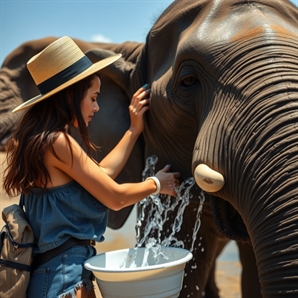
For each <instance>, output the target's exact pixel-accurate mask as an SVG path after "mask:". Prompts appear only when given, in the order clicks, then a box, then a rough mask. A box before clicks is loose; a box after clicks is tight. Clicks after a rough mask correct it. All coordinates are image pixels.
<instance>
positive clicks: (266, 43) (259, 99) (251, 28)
mask: <svg viewBox="0 0 298 298" xmlns="http://www.w3.org/2000/svg"><path fill="white" fill-rule="evenodd" d="M164 39H166V40H167V42H166V43H164V42H163V40H164ZM47 42H49V41H45V43H44V44H43V46H45V45H46V44H47ZM35 44H36V43H34V42H33V43H30V46H29V48H30V49H29V51H31V52H30V54H31V56H32V54H33V52H38V51H39V49H40V48H38V47H35V46H34V45H35ZM129 45H131V44H129ZM161 45H162V46H161ZM80 46H81V47H82V49H83V50H84V51H87V54H88V56H89V58H90V59H91V60H92V61H98V60H100V59H102V58H103V57H105V56H107V55H110V54H111V53H122V54H123V59H120V60H119V61H117V63H115V65H112V66H109V67H107V68H106V69H104V70H103V71H102V77H101V78H102V79H103V81H104V82H106V83H107V87H109V86H110V87H111V86H113V88H110V89H113V90H112V91H111V90H108V89H105V90H106V91H104V92H103V94H104V96H103V99H104V97H105V95H109V92H110V91H111V92H113V94H112V95H113V96H109V97H110V98H113V100H115V102H111V101H107V102H105V101H104V100H103V101H102V102H101V101H100V102H99V103H100V105H101V106H102V110H104V108H103V106H104V107H105V108H107V109H109V108H110V107H111V108H112V109H113V110H112V111H111V110H109V112H111V114H112V115H118V114H117V113H119V112H120V111H119V110H121V108H120V109H119V110H117V109H116V108H117V105H118V104H119V103H120V104H123V105H125V104H126V105H127V104H128V100H129V98H130V96H131V95H132V94H133V92H134V91H135V90H136V89H137V88H138V87H139V86H141V85H143V83H145V82H148V83H150V84H151V98H150V110H149V111H148V112H147V113H146V119H145V131H144V134H143V136H142V138H141V139H140V140H139V142H138V144H137V146H136V148H135V152H134V153H133V154H132V159H133V158H135V159H134V161H137V162H134V161H132V162H131V161H129V162H131V164H128V167H127V169H129V166H130V170H132V169H133V171H129V170H127V172H126V173H125V174H126V176H125V179H126V181H127V179H128V178H129V179H131V181H137V180H139V179H140V175H141V171H142V169H143V167H144V161H145V160H146V158H147V157H149V156H152V155H156V156H158V162H157V164H156V169H157V170H158V169H159V168H161V167H162V166H163V165H164V164H165V163H170V164H171V168H172V170H173V171H179V172H180V173H181V180H182V181H183V180H185V179H187V178H189V177H194V179H195V181H196V183H197V186H196V187H194V189H193V197H194V199H193V200H191V202H190V204H189V206H187V207H186V209H185V214H184V220H183V224H182V226H181V230H180V231H179V232H178V233H177V234H178V235H177V238H181V239H183V240H187V235H188V233H189V231H191V230H192V229H193V227H194V223H195V220H196V218H195V215H196V213H195V212H194V211H193V210H194V209H195V208H197V206H198V204H199V202H198V201H197V200H196V199H195V198H196V197H198V194H199V193H200V191H201V189H202V190H203V191H204V194H205V197H206V200H205V202H204V207H203V212H202V215H201V221H202V226H201V228H200V230H199V231H198V237H197V240H196V243H195V248H198V246H199V245H202V246H203V247H204V248H205V250H204V252H203V253H202V251H201V250H199V249H196V250H195V251H194V252H195V254H194V258H193V260H191V261H190V262H189V263H188V264H187V266H186V269H185V272H186V275H185V278H184V284H183V287H182V290H181V294H180V297H203V296H205V297H208V295H209V297H218V293H217V289H216V285H215V284H214V279H212V274H213V272H214V266H215V260H216V257H217V256H218V255H219V253H220V251H221V250H222V248H223V247H224V246H225V245H226V243H227V242H228V241H229V239H235V240H236V241H237V243H238V244H239V251H240V259H241V262H242V264H243V275H242V277H243V278H242V297H259V296H260V295H262V296H263V297H270V298H271V297H297V295H298V286H297V285H298V274H297V262H298V245H297V242H298V241H297V239H298V214H297V213H298V194H297V193H298V192H297V191H298V182H297V181H298V180H297V174H298V173H297V172H298V160H297V153H298V152H297V151H298V135H297V129H296V128H297V117H298V113H297V106H298V103H297V102H298V101H297V99H298V72H297V71H298V56H297V50H298V10H297V7H295V6H294V5H293V4H292V3H291V2H289V1H285V0H284V1H281V0H272V1H266V0H260V1H247V0H246V1H244V0H243V1H241V0H238V1H236V0H225V1H215V0H176V1H174V2H173V3H172V4H171V5H170V6H169V7H168V8H167V9H166V10H165V11H164V12H163V13H162V14H161V15H160V17H159V18H158V19H157V20H156V22H155V23H154V25H153V26H152V28H151V30H150V31H149V33H148V35H147V38H146V42H145V44H139V45H137V44H133V46H135V51H133V53H132V54H131V52H130V51H129V50H127V49H126V46H127V44H124V45H122V44H121V45H112V44H103V45H102V44H91V43H87V45H85V44H84V43H83V44H82V45H80ZM21 48H22V49H23V50H24V51H25V50H26V51H27V50H28V44H27V48H26V46H23V47H21ZM18 50H19V49H18ZM18 50H17V51H18ZM32 51H33V52H32ZM17 55H18V53H17V52H13V53H12V54H11V55H10V56H8V57H7V59H6V60H5V61H4V64H3V65H2V69H1V71H2V70H4V71H6V72H7V73H8V74H10V71H11V72H13V71H15V73H14V74H10V76H11V77H10V81H13V83H15V82H17V86H18V89H16V91H14V94H13V95H12V97H14V98H17V99H19V100H20V101H21V100H23V99H26V98H28V96H27V97H26V98H24V97H23V96H24V94H22V92H23V91H22V90H23V88H24V86H22V85H21V84H22V83H21V82H18V80H17V79H20V78H21V80H22V82H23V83H24V82H25V81H26V80H28V78H27V79H26V77H25V76H26V75H25V74H24V73H23V72H25V67H24V61H22V63H20V64H17V65H16V66H15V67H13V66H12V67H8V66H9V65H14V61H15V60H14V57H15V56H17ZM7 69H8V70H7ZM0 75H1V73H0ZM0 77H2V75H1V76H0ZM16 78H17V79H16ZM0 83H1V84H4V83H6V82H5V81H4V80H2V79H1V80H0ZM10 83H11V82H10ZM104 85H105V84H103V86H104ZM0 88H3V87H1V86H0ZM26 88H28V82H27V83H26ZM4 89H5V88H4ZM6 89H9V88H6ZM2 90H3V89H2ZM35 92H36V90H35ZM1 93H2V92H1ZM33 95H34V94H33ZM29 97H30V96H29ZM1 105H2V104H1ZM15 105H17V104H15ZM121 107H122V108H123V106H121ZM12 108H13V107H12ZM12 108H11V109H12ZM0 109H1V114H2V111H3V109H2V108H1V107H0ZM109 112H107V114H108V113H109ZM122 112H123V111H122ZM111 114H110V115H111ZM105 117H106V121H107V122H106V123H103V122H100V121H103V120H104V119H103V118H105ZM1 118H2V117H1ZM100 118H101V119H100ZM107 118H108V117H107V116H106V115H100V114H98V117H97V118H96V119H94V120H95V121H94V122H95V123H94V126H93V127H92V128H90V129H91V131H92V132H91V135H92V136H93V137H94V140H96V142H97V141H99V142H100V143H99V144H104V146H103V148H104V149H108V146H110V145H112V143H113V141H111V143H110V144H108V143H105V142H108V141H110V139H111V136H112V134H111V131H108V132H107V137H108V139H105V138H102V139H99V138H100V136H99V135H100V134H101V133H103V134H104V133H105V131H104V130H100V127H105V128H106V127H107V123H108V126H109V125H110V123H111V121H108V120H109V119H110V117H109V119H107ZM113 119H117V120H118V117H115V116H113ZM10 120H11V122H14V121H17V119H12V118H10ZM127 121H128V118H127V115H125V113H124V114H123V118H121V121H120V122H121V125H119V123H120V122H118V126H117V127H114V128H115V131H118V130H119V126H121V128H122V129H125V127H127V126H128V123H127ZM99 123H101V124H99ZM123 123H124V124H125V125H123ZM100 125H101V126H100ZM0 128H1V127H0ZM119 133H120V134H121V132H119ZM4 135H7V133H6V134H4ZM0 137H1V138H3V135H2V136H1V135H0ZM116 137H117V133H116V134H115V138H116ZM96 138H98V139H96ZM113 138H114V130H113ZM114 141H115V140H114ZM97 144H98V143H97ZM105 144H107V145H105ZM170 148H172V150H170ZM101 153H103V154H104V151H103V152H101ZM101 153H100V154H101ZM99 158H100V157H99ZM120 180H121V178H120ZM129 212H130V210H125V212H124V214H122V215H121V216H119V217H118V216H117V215H116V214H115V215H113V214H112V215H111V218H110V219H111V220H109V224H111V225H112V226H113V223H112V222H113V219H116V218H117V219H116V220H119V221H118V222H117V224H116V225H114V227H117V226H118V227H119V226H121V224H122V223H123V221H122V219H124V220H125V218H126V217H127V214H129ZM120 217H121V220H120ZM171 223H172V221H171V218H170V220H169V221H168V225H169V226H171ZM166 230H167V228H165V232H166ZM185 243H186V248H189V247H188V245H189V243H188V242H187V241H185ZM195 265H197V266H195ZM255 265H256V266H255ZM259 287H260V288H261V289H259ZM253 291H254V293H253Z"/></svg>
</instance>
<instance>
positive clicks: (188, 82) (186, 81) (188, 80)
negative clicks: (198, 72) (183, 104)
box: [181, 76, 198, 87]
mask: <svg viewBox="0 0 298 298" xmlns="http://www.w3.org/2000/svg"><path fill="white" fill-rule="evenodd" d="M197 81H198V80H197V78H195V77H194V76H188V77H185V78H183V79H182V80H181V87H190V86H192V85H194V84H195V83H196V82H197Z"/></svg>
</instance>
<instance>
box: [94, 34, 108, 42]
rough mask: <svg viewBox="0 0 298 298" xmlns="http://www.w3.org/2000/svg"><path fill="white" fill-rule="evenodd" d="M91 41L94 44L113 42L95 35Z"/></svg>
mask: <svg viewBox="0 0 298 298" xmlns="http://www.w3.org/2000/svg"><path fill="white" fill-rule="evenodd" d="M91 41H94V42H107V43H109V42H111V40H110V39H109V38H107V37H105V36H103V35H102V34H95V35H92V36H91Z"/></svg>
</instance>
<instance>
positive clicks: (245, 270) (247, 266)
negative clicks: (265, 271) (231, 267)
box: [237, 242, 262, 298]
mask: <svg viewBox="0 0 298 298" xmlns="http://www.w3.org/2000/svg"><path fill="white" fill-rule="evenodd" d="M237 245H238V248H239V258H240V262H241V264H242V274H241V293H242V298H251V297H254V298H261V297H262V294H261V284H260V281H259V276H258V269H257V265H256V258H255V254H254V251H253V249H252V246H251V245H250V244H248V243H242V242H237Z"/></svg>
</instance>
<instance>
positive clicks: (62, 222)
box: [21, 181, 108, 298]
mask: <svg viewBox="0 0 298 298" xmlns="http://www.w3.org/2000/svg"><path fill="white" fill-rule="evenodd" d="M21 196H22V198H21V199H23V202H24V206H25V212H26V215H27V219H28V222H29V223H30V225H31V227H32V229H33V232H34V235H35V244H36V247H35V249H34V253H43V252H46V251H48V250H50V249H53V248H56V247H58V246H60V245H61V244H63V243H64V242H65V241H66V240H68V239H69V238H70V237H75V238H78V239H82V240H88V239H93V240H95V241H96V242H102V241H103V240H104V237H103V234H104V232H105V230H106V227H107V220H108V208H107V207H105V206H104V205H103V204H101V203H100V202H99V201H98V200H97V199H95V198H94V197H93V196H92V195H91V194H90V193H89V192H87V191H86V190H85V189H84V188H83V187H82V186H81V185H80V184H78V183H77V182H76V181H71V182H70V183H68V184H65V185H62V186H58V187H53V188H49V189H46V190H44V189H39V188H33V189H32V190H31V193H30V194H22V195H21ZM94 254H95V250H94V249H93V247H90V246H74V247H73V248H70V249H69V250H67V251H65V252H63V253H62V254H61V255H58V256H57V257H55V258H53V259H52V260H50V261H48V262H47V263H45V264H43V265H42V266H41V267H40V268H37V269H36V270H35V271H34V272H33V273H32V275H31V279H30V283H29V287H28V293H27V295H28V298H30V297H51V298H53V297H61V298H62V297H65V296H67V295H70V297H75V293H76V291H77V289H78V288H80V287H82V286H83V285H85V286H86V288H87V290H88V288H90V287H91V286H92V282H91V274H90V276H86V272H85V270H84V267H83V264H84V262H85V260H86V259H88V258H89V257H91V256H93V255H94ZM37 293H38V294H37ZM36 294H37V295H38V296H36Z"/></svg>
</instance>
